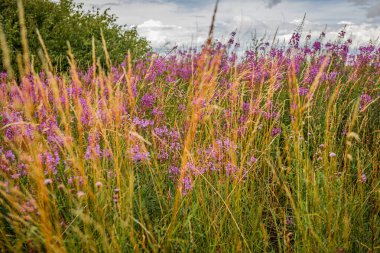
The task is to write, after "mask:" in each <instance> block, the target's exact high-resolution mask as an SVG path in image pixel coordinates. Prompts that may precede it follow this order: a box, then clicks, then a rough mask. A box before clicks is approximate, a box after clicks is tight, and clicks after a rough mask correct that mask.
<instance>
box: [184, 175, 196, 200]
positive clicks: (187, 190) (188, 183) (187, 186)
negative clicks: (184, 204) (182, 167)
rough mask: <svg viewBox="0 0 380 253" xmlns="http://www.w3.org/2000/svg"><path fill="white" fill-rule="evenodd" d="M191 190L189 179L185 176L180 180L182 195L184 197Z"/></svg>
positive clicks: (191, 185)
mask: <svg viewBox="0 0 380 253" xmlns="http://www.w3.org/2000/svg"><path fill="white" fill-rule="evenodd" d="M192 188H193V184H192V181H191V178H190V177H189V176H186V177H184V178H183V179H182V194H183V195H186V194H187V193H188V192H189V191H190V190H191V189H192Z"/></svg>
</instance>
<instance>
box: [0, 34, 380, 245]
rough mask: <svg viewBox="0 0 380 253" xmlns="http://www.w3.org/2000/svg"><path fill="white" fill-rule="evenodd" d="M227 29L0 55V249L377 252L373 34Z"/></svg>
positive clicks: (378, 53)
mask: <svg viewBox="0 0 380 253" xmlns="http://www.w3.org/2000/svg"><path fill="white" fill-rule="evenodd" d="M234 36H235V34H232V35H231V38H230V40H229V41H228V42H226V43H220V42H213V43H208V44H206V45H205V46H204V47H203V48H202V49H198V50H196V49H188V50H179V49H173V50H172V51H171V52H170V53H168V54H166V55H157V54H148V55H147V56H146V58H144V59H133V56H131V55H129V56H128V57H127V58H126V60H125V61H124V62H123V63H122V64H120V65H116V64H112V55H110V56H109V58H108V60H107V64H106V66H103V67H102V66H101V64H100V63H99V62H97V61H96V60H95V59H96V52H95V50H94V52H93V58H94V61H93V65H92V66H91V67H90V68H89V69H88V70H81V69H77V68H76V64H75V62H76V61H75V59H74V57H73V56H72V55H71V54H69V62H70V66H71V70H70V72H69V73H63V72H62V73H59V72H57V71H56V70H55V66H52V64H51V63H50V60H49V57H48V52H47V50H45V52H44V53H41V55H40V57H41V58H42V59H43V62H44V63H45V64H44V68H43V71H36V70H34V68H33V64H30V61H31V60H30V57H29V56H28V54H24V56H23V58H21V57H19V70H18V71H17V72H18V73H19V74H18V76H17V77H15V75H14V74H13V73H15V71H14V70H12V69H11V65H10V64H7V63H6V62H5V64H4V66H6V67H7V69H6V70H4V72H3V73H1V74H0V252H132V251H136V252H263V251H265V252H379V251H380V215H379V214H380V188H379V182H380V181H379V179H380V175H379V172H380V110H379V108H380V79H379V76H380V48H379V47H377V46H376V45H374V44H368V45H367V46H363V47H360V48H359V50H356V51H353V52H354V53H350V52H351V51H350V50H349V48H350V45H351V40H350V39H347V38H345V34H344V32H341V33H340V34H339V35H338V38H337V40H336V41H335V42H328V41H325V39H324V34H323V33H322V34H321V36H320V37H319V38H317V39H315V40H314V39H313V40H312V39H310V38H309V37H308V36H305V37H306V38H305V42H302V43H300V34H298V33H295V34H294V35H293V37H292V40H291V41H290V43H289V44H287V45H285V46H281V45H280V44H272V43H261V44H260V43H258V44H257V46H256V47H255V48H253V49H249V50H247V51H246V52H245V54H244V55H243V56H242V57H240V56H238V54H237V51H238V50H241V49H240V48H239V45H238V44H237V43H235V42H234V39H235V38H234ZM258 42H259V41H258ZM24 45H25V46H24V48H25V49H27V47H26V43H25V41H24ZM3 49H4V48H3ZM105 49H106V48H105ZM4 51H5V52H6V50H4ZM5 56H6V53H5ZM5 58H6V57H5Z"/></svg>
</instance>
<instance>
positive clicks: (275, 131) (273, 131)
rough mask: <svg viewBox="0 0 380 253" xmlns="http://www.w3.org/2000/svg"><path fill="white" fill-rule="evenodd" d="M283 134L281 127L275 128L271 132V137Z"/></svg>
mask: <svg viewBox="0 0 380 253" xmlns="http://www.w3.org/2000/svg"><path fill="white" fill-rule="evenodd" d="M281 132H282V130H281V127H277V128H273V129H272V131H271V135H272V136H273V137H274V136H276V135H280V134H281Z"/></svg>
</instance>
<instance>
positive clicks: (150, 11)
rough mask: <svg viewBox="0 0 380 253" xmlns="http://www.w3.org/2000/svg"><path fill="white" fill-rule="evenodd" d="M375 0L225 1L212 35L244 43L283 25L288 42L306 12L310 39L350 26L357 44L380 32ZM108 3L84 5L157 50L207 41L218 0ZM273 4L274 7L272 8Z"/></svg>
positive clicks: (330, 35) (93, 0)
mask: <svg viewBox="0 0 380 253" xmlns="http://www.w3.org/2000/svg"><path fill="white" fill-rule="evenodd" d="M75 1H78V2H80V1H83V0H75ZM371 1H372V0H368V1H367V3H368V4H367V5H363V4H362V5H361V6H360V7H358V5H357V3H359V2H360V0H352V1H351V3H350V2H349V0H336V1H335V0H334V1H322V2H320V1H312V0H303V1H298V0H297V1H296V0H286V1H285V0H284V1H281V4H274V3H277V2H280V1H268V0H222V1H220V5H219V8H218V13H217V15H216V24H215V25H216V26H215V33H214V34H215V37H217V38H226V37H228V36H229V34H230V32H232V31H234V30H237V32H238V37H239V40H240V42H241V44H242V45H243V46H244V44H245V43H246V42H249V39H250V36H251V33H253V32H255V31H256V32H257V35H258V36H259V37H261V36H262V35H263V34H265V33H266V34H267V35H268V36H269V37H270V36H273V35H274V33H275V31H276V28H277V27H279V33H278V38H281V39H285V40H287V41H288V39H289V38H290V36H291V34H292V33H293V31H294V30H295V29H296V27H297V25H299V23H300V21H301V20H302V17H303V15H304V13H306V22H305V26H304V29H303V31H304V33H307V32H309V31H311V35H312V37H313V38H316V37H318V36H319V34H320V33H321V32H322V31H323V30H324V29H325V25H327V39H331V40H334V39H336V37H337V34H338V32H339V31H340V29H341V28H342V27H343V26H344V25H348V27H347V33H348V35H350V34H352V37H353V39H354V43H355V42H356V43H359V44H360V43H363V42H365V41H368V40H369V39H376V37H377V36H379V35H380V31H379V29H380V28H379V24H380V20H378V19H376V18H375V14H376V13H377V9H374V10H373V12H374V13H375V14H373V16H374V17H371V18H368V17H367V15H370V14H368V13H370V12H368V6H375V5H374V4H371V3H373V1H372V2H371ZM375 1H377V0H375ZM109 2H110V1H106V0H87V1H85V7H88V8H91V6H94V5H95V6H98V7H101V8H102V9H104V8H106V7H110V8H111V13H114V14H115V15H116V16H118V17H119V20H118V22H119V23H120V24H127V25H135V26H137V28H138V31H139V33H140V34H141V35H143V36H145V37H147V39H148V40H150V41H151V42H152V45H153V47H155V48H159V47H162V46H163V45H164V44H165V43H167V42H170V43H171V45H173V44H179V45H190V44H192V45H194V44H196V45H199V44H201V43H203V42H204V41H205V38H206V37H207V34H208V28H209V25H210V22H211V16H212V11H213V8H214V0H207V1H206V0H188V1H185V0H183V1H182V0H113V1H112V4H114V5H117V7H115V6H109V5H107V4H109ZM270 2H271V3H272V6H273V8H268V3H270ZM352 2H355V3H356V4H353V3H352ZM378 5H379V8H380V4H378ZM102 6H103V7H102ZM376 6H377V5H376Z"/></svg>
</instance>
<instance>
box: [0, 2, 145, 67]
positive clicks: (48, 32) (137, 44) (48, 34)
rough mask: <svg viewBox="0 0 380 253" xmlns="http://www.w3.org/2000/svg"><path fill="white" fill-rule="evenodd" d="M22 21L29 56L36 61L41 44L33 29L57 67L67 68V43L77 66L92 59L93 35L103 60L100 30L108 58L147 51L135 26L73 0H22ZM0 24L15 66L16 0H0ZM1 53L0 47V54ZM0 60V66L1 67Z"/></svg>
mask: <svg viewBox="0 0 380 253" xmlns="http://www.w3.org/2000/svg"><path fill="white" fill-rule="evenodd" d="M23 6H24V10H25V24H26V28H27V31H28V33H27V38H28V44H29V51H30V54H31V56H32V57H33V58H34V59H35V61H38V57H37V55H38V50H39V49H41V44H40V42H39V40H38V35H37V29H38V31H39V32H40V34H41V36H42V38H43V40H44V43H45V45H46V47H47V50H48V53H49V56H50V58H51V60H52V62H53V65H55V66H59V67H60V68H61V69H65V68H67V67H68V62H67V61H66V56H67V51H68V43H67V42H69V44H70V47H71V49H72V51H73V54H74V56H75V58H76V60H77V62H78V64H79V66H81V67H87V66H89V65H90V64H91V62H92V38H94V42H95V48H96V55H97V57H99V58H100V59H101V61H102V62H103V63H104V59H105V56H104V52H103V45H102V37H101V31H103V34H104V38H105V41H106V44H107V49H108V52H109V55H110V56H111V61H113V62H114V61H116V62H120V61H122V60H123V59H124V58H125V56H126V54H127V52H128V51H130V52H131V54H132V55H133V56H134V57H140V56H142V55H144V54H145V53H146V52H148V51H149V50H150V47H149V44H148V42H147V40H146V39H145V38H142V37H140V36H139V34H138V33H137V30H136V28H127V26H126V25H124V26H120V25H118V24H117V23H116V17H115V16H114V15H111V14H109V9H107V10H105V11H103V12H102V11H100V10H99V9H92V10H91V11H85V10H84V8H83V4H75V3H74V2H73V0H60V1H59V2H53V1H52V0H33V1H27V0H23ZM0 24H1V25H2V27H3V30H4V33H5V36H6V40H7V43H8V47H9V51H10V53H11V59H12V63H13V65H14V66H15V65H16V64H15V63H16V57H17V54H21V53H22V44H21V37H20V20H19V15H18V7H17V1H16V0H0ZM1 54H2V52H1V50H0V56H1ZM2 64H3V63H2V62H1V61H0V69H3V65H2Z"/></svg>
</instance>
